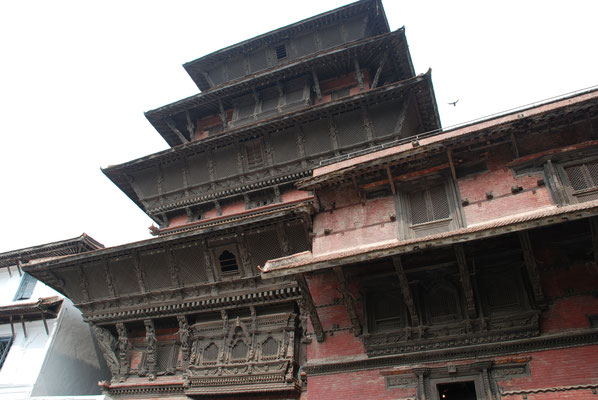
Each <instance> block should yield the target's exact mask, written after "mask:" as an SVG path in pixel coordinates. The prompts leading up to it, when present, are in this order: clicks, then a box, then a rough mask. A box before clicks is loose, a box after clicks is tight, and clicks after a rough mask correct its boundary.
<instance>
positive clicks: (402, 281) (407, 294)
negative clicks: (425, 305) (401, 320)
mask: <svg viewBox="0 0 598 400" xmlns="http://www.w3.org/2000/svg"><path fill="white" fill-rule="evenodd" d="M392 263H393V264H394V266H395V271H396V272H397V275H398V277H399V285H400V286H401V293H402V294H403V301H404V302H405V304H406V305H407V310H409V316H410V317H411V324H412V325H413V326H419V325H420V319H419V315H418V314H417V309H416V308H415V302H414V301H413V295H412V294H411V289H410V288H409V282H408V281H407V275H406V274H405V269H404V268H403V261H402V260H401V256H400V255H397V256H393V257H392Z"/></svg>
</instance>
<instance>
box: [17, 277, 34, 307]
mask: <svg viewBox="0 0 598 400" xmlns="http://www.w3.org/2000/svg"><path fill="white" fill-rule="evenodd" d="M36 284H37V279H36V278H35V277H33V276H31V275H29V274H28V273H27V272H25V273H23V276H22V277H21V283H19V288H18V289H17V292H16V293H15V297H14V298H13V301H20V300H29V299H30V298H31V296H33V292H34V291H35V286H36ZM27 291H29V295H27V294H26V293H27Z"/></svg>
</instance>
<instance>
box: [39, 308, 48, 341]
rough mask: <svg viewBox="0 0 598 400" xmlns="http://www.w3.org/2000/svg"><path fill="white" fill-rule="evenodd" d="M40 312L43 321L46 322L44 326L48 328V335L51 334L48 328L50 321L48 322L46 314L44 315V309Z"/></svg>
mask: <svg viewBox="0 0 598 400" xmlns="http://www.w3.org/2000/svg"><path fill="white" fill-rule="evenodd" d="M39 314H40V316H41V318H42V322H43V323H44V328H45V329H46V336H49V335H50V331H49V330H48V323H47V322H46V316H45V315H44V312H43V311H40V312H39Z"/></svg>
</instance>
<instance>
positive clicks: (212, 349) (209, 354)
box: [203, 343, 218, 362]
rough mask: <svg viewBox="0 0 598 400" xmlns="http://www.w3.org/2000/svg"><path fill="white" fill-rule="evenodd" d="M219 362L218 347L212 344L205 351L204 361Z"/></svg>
mask: <svg viewBox="0 0 598 400" xmlns="http://www.w3.org/2000/svg"><path fill="white" fill-rule="evenodd" d="M217 360H218V346H216V345H215V344H214V343H210V344H209V346H208V347H206V348H205V349H204V351H203V361H205V362H215V361H217Z"/></svg>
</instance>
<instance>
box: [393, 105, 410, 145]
mask: <svg viewBox="0 0 598 400" xmlns="http://www.w3.org/2000/svg"><path fill="white" fill-rule="evenodd" d="M410 104H411V97H409V99H408V100H405V101H404V102H403V104H402V108H401V111H399V116H398V118H397V123H396V125H395V127H394V134H395V135H396V137H397V139H400V138H401V132H402V131H403V125H404V124H405V118H406V117H407V110H408V109H409V105H410Z"/></svg>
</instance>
